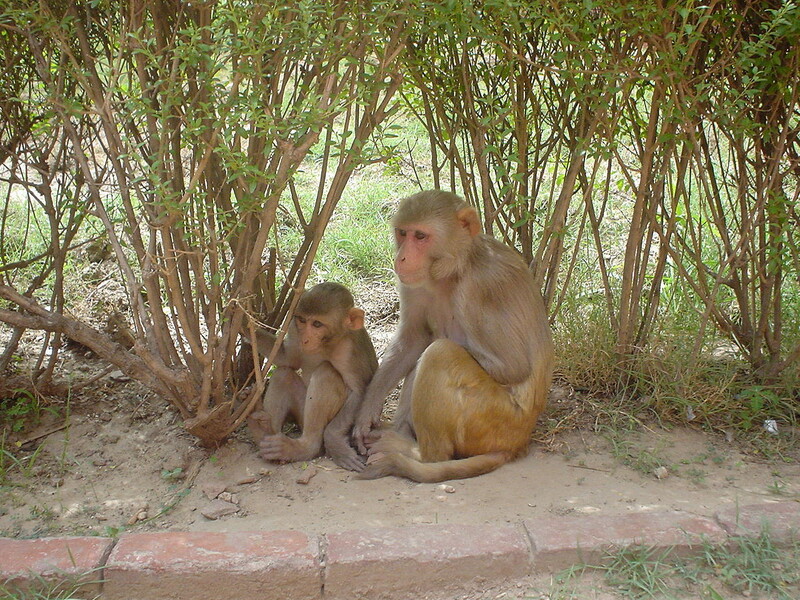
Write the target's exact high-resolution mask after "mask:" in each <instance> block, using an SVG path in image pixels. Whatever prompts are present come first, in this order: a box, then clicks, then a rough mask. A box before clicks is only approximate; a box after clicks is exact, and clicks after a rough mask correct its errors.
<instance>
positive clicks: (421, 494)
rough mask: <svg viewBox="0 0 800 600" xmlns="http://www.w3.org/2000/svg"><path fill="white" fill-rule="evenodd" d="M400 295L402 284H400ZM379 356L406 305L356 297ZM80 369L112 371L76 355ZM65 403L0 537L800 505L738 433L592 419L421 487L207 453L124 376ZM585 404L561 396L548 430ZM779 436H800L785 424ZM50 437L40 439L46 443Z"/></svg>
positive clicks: (29, 435) (3, 514)
mask: <svg viewBox="0 0 800 600" xmlns="http://www.w3.org/2000/svg"><path fill="white" fill-rule="evenodd" d="M390 293H391V292H390ZM356 295H357V296H358V297H360V299H361V302H360V303H361V304H362V306H364V307H365V309H366V310H367V314H368V326H369V328H370V331H371V333H372V335H373V338H374V341H375V345H376V348H377V349H378V352H379V354H380V353H381V352H382V350H383V348H384V347H385V345H386V343H387V341H388V339H389V337H390V336H391V333H392V331H393V329H394V325H395V319H396V303H395V301H393V300H392V298H391V296H390V297H389V299H388V300H387V298H385V297H381V295H380V294H374V293H372V292H370V293H369V294H365V293H357V294H356ZM65 361H68V363H69V364H68V365H67V366H68V368H69V370H70V372H71V376H72V377H73V378H74V379H75V380H76V381H80V380H82V379H85V378H88V377H91V376H92V375H94V374H96V373H98V372H99V371H101V370H102V369H103V368H105V366H106V365H105V364H103V363H102V362H101V361H99V360H98V359H96V358H91V357H87V356H86V355H80V354H69V353H67V354H66V355H65ZM63 400H64V399H62V402H61V403H60V404H59V401H58V399H56V400H55V405H54V406H55V408H57V411H56V412H57V414H56V415H52V414H50V412H48V411H46V412H45V415H44V418H43V421H42V423H41V425H40V426H39V427H38V428H37V429H36V430H33V431H26V432H24V433H23V434H21V435H19V436H18V437H16V438H13V439H12V438H9V439H7V440H6V447H10V446H9V444H11V443H14V442H19V441H24V440H32V441H30V442H28V443H27V444H25V445H24V446H23V449H22V450H21V451H19V452H16V453H15V455H14V456H15V458H14V461H18V462H14V461H11V460H10V459H9V457H8V456H4V457H3V458H4V462H3V463H2V464H3V469H4V470H5V474H6V484H5V485H3V486H2V487H0V535H2V536H9V537H31V536H45V535H66V534H80V535H86V534H94V535H116V534H119V533H120V532H122V531H153V530H167V529H169V530H202V531H240V530H254V529H255V530H264V529H298V530H303V531H306V532H310V533H321V532H334V531H341V530H346V529H353V528H362V527H384V526H403V525H409V524H420V523H463V524H477V523H496V522H500V523H502V522H518V521H520V520H522V519H527V518H535V517H546V516H548V515H564V514H588V513H602V514H609V515H612V514H613V515H617V514H628V513H634V512H648V511H666V510H683V511H687V512H690V513H694V514H698V515H711V514H713V513H714V512H715V511H716V510H717V509H720V508H726V507H730V506H735V505H747V504H757V503H765V502H772V501H785V500H786V499H787V497H790V498H800V465H799V464H798V460H797V457H796V456H794V457H790V458H787V460H786V461H780V460H775V459H772V460H764V459H763V458H762V457H761V456H760V455H755V454H752V453H749V452H747V451H746V450H745V449H744V448H743V447H742V446H741V445H740V444H738V443H737V440H735V439H729V438H726V436H725V435H723V434H713V433H705V432H702V431H700V430H697V429H690V428H682V429H672V430H670V431H667V430H664V429H658V428H655V427H646V426H645V427H642V428H640V429H639V430H638V431H635V432H630V433H626V434H624V435H616V436H609V435H608V434H607V433H603V432H602V431H595V430H594V429H595V428H594V427H593V426H592V422H591V420H585V421H586V422H584V423H583V425H579V426H578V427H577V428H571V429H570V430H568V431H565V432H562V433H557V434H555V435H552V436H548V437H546V439H544V438H543V439H541V440H539V441H535V442H534V443H533V444H532V445H531V450H530V453H529V455H528V456H527V457H526V458H524V459H522V460H519V461H517V462H515V463H513V464H509V465H506V466H504V467H502V468H501V469H499V470H498V471H496V472H494V473H490V474H487V475H483V476H481V477H478V478H475V479H471V480H464V481H453V482H447V483H446V484H437V485H432V484H416V483H412V482H409V481H405V480H401V479H396V478H386V479H382V480H377V481H361V480H358V479H356V478H355V477H354V476H353V474H352V473H350V472H347V471H345V470H343V469H340V468H338V467H337V466H335V465H334V464H333V463H332V462H331V461H330V460H328V459H327V458H318V459H316V460H314V461H311V462H309V463H307V464H288V465H276V464H270V463H266V462H264V461H263V460H261V459H260V458H259V457H258V456H257V455H256V452H255V445H254V444H253V443H252V442H251V440H250V439H249V438H248V437H247V434H246V433H245V432H244V430H242V431H241V432H240V433H239V434H237V435H236V436H235V437H234V438H233V439H231V440H229V442H228V443H226V444H225V445H223V446H222V447H220V448H218V449H216V450H213V451H212V450H206V449H202V448H200V447H198V446H197V445H196V443H195V441H194V439H193V438H192V437H191V436H190V435H188V434H187V433H185V431H184V430H183V428H182V426H181V423H180V420H179V418H178V417H177V415H176V414H175V412H174V411H173V410H172V409H171V408H170V407H169V406H167V405H165V404H163V402H162V401H160V400H159V399H158V398H156V397H154V396H153V395H152V394H151V393H150V392H149V391H147V390H145V389H143V388H141V387H140V386H139V385H138V384H137V383H136V382H134V381H130V380H128V379H127V378H126V377H124V376H123V375H122V374H121V373H120V372H112V373H109V374H108V375H106V376H105V377H103V378H101V379H99V380H98V381H97V382H95V383H94V384H92V385H91V386H87V387H86V388H84V389H83V390H82V391H81V393H80V394H77V395H76V396H74V397H72V398H71V399H70V403H69V414H68V415H67V406H66V403H65V402H64V401H63ZM583 402H585V401H584V400H582V398H581V397H580V396H579V395H576V394H575V393H573V392H572V391H571V390H570V389H568V388H565V387H563V386H556V387H554V389H553V392H552V394H551V399H550V408H549V409H548V412H547V413H545V415H544V417H543V421H542V425H543V429H547V428H548V424H551V423H552V420H553V419H556V418H560V416H562V415H565V414H570V413H571V412H575V411H578V412H580V411H582V410H583V408H584V407H583V406H582V403H583ZM779 435H788V433H787V432H785V431H782V432H781V433H780V434H779ZM37 436H41V437H37Z"/></svg>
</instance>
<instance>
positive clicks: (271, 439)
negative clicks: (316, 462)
mask: <svg viewBox="0 0 800 600" xmlns="http://www.w3.org/2000/svg"><path fill="white" fill-rule="evenodd" d="M259 448H260V449H261V450H260V452H259V453H258V454H259V456H261V458H263V459H264V460H273V461H277V462H297V461H301V460H311V459H312V458H315V457H316V456H318V455H319V451H320V444H309V443H308V442H307V440H304V439H303V438H302V437H300V438H297V439H294V438H290V437H287V436H285V435H283V434H282V433H279V434H277V435H265V436H264V437H263V438H262V440H261V443H260V444H259Z"/></svg>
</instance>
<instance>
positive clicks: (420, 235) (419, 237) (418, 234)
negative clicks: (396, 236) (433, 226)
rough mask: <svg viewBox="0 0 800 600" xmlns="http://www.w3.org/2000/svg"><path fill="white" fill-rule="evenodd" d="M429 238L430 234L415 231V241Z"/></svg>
mask: <svg viewBox="0 0 800 600" xmlns="http://www.w3.org/2000/svg"><path fill="white" fill-rule="evenodd" d="M427 237H428V234H427V233H425V232H424V231H415V232H414V239H417V240H424V239H425V238H427Z"/></svg>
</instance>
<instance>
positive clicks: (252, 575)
mask: <svg viewBox="0 0 800 600" xmlns="http://www.w3.org/2000/svg"><path fill="white" fill-rule="evenodd" d="M105 573H106V583H105V584H104V586H103V600H115V599H119V600H130V599H131V598H136V600H149V599H151V598H152V599H153V600H156V599H158V600H165V599H183V598H186V599H187V600H205V599H208V600H219V598H225V600H237V599H240V598H241V599H243V600H244V599H248V600H250V599H252V598H259V599H260V600H270V599H272V598H274V599H276V600H277V599H280V600H283V599H285V598H292V599H293V600H302V599H306V598H309V599H317V598H321V593H322V572H321V565H320V556H319V542H318V540H317V538H316V537H314V538H309V536H307V535H306V534H304V533H301V532H294V531H268V532H253V533H247V532H238V533H217V532H214V533H206V532H197V531H194V532H188V533H187V532H183V533H180V532H161V533H141V534H131V535H125V536H122V537H121V538H120V540H119V542H118V543H117V545H116V547H115V548H114V550H113V551H112V553H111V556H110V557H109V559H108V565H107V567H106V572H105Z"/></svg>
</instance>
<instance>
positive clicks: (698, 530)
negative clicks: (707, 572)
mask: <svg viewBox="0 0 800 600" xmlns="http://www.w3.org/2000/svg"><path fill="white" fill-rule="evenodd" d="M524 525H525V528H526V529H527V530H528V533H529V535H530V538H531V542H532V545H533V551H534V559H533V560H534V567H535V568H536V570H537V571H556V570H559V569H564V568H566V567H569V566H570V565H574V564H578V563H588V564H592V563H596V562H598V561H599V560H600V559H601V558H602V556H603V554H604V553H605V552H607V551H608V550H612V549H615V548H621V547H625V546H629V545H645V546H656V547H663V548H665V549H666V548H674V549H675V550H676V551H678V552H681V551H688V550H690V549H691V547H692V546H694V545H696V544H698V543H699V542H701V540H702V539H706V540H708V541H711V542H723V541H724V540H725V539H726V535H725V532H724V531H723V530H722V528H720V527H719V526H718V525H717V524H716V523H714V521H713V520H711V519H706V518H704V517H697V516H694V515H690V514H687V513H682V512H669V513H631V514H628V515H613V516H604V515H587V516H582V517H558V518H555V517H554V518H550V519H547V518H541V519H530V520H527V521H525V523H524Z"/></svg>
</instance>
